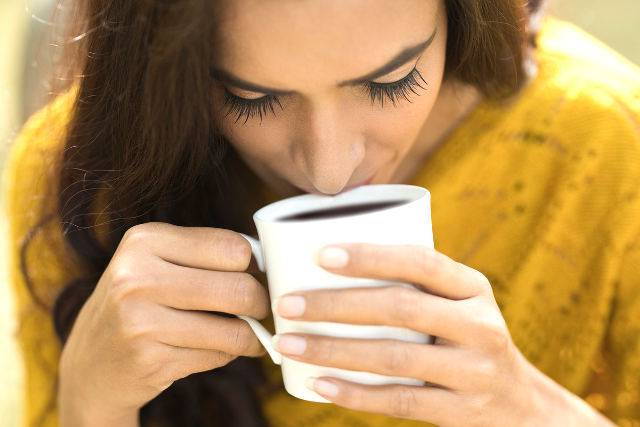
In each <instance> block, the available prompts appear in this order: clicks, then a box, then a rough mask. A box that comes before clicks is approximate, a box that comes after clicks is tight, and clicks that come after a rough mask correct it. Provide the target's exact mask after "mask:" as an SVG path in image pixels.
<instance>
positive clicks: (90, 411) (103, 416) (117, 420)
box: [58, 396, 140, 427]
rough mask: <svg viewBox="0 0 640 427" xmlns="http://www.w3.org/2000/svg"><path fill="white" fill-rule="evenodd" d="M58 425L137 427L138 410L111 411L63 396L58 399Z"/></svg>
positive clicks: (74, 426) (63, 426)
mask: <svg viewBox="0 0 640 427" xmlns="http://www.w3.org/2000/svg"><path fill="white" fill-rule="evenodd" d="M58 409H59V411H58V412H59V418H60V427H85V426H86V427H88V426H91V427H103V426H104V427H107V426H122V427H138V426H139V425H140V424H139V419H138V410H137V409H131V410H128V411H117V412H116V411H112V410H110V409H109V408H97V407H92V406H89V405H86V404H84V403H83V402H82V401H71V400H70V399H67V398H65V397H63V396H60V397H59V399H58Z"/></svg>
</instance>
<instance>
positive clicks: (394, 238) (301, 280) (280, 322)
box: [238, 184, 434, 402]
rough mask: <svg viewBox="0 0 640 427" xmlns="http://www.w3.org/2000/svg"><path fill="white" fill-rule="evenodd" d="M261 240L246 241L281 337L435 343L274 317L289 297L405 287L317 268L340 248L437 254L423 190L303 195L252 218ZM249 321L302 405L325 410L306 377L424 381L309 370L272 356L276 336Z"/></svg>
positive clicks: (404, 334)
mask: <svg viewBox="0 0 640 427" xmlns="http://www.w3.org/2000/svg"><path fill="white" fill-rule="evenodd" d="M399 200H402V201H404V202H403V203H401V204H399V205H396V206H393V207H388V208H384V209H380V210H371V211H368V212H365V213H360V214H352V215H343V216H339V217H333V218H325V219H311V220H287V221H283V220H282V218H283V217H286V216H289V215H292V214H296V213H301V212H309V211H315V210H322V209H326V208H334V207H341V206H347V205H359V204H364V203H373V202H385V201H399ZM253 220H254V222H255V224H256V227H257V230H258V236H259V238H260V240H259V241H258V240H256V239H254V238H253V237H250V236H247V235H245V234H243V236H244V237H245V238H246V239H247V240H249V242H250V243H251V248H252V251H253V254H254V256H255V258H256V261H257V264H258V267H259V268H260V270H261V271H263V272H266V274H267V282H268V286H269V293H270V298H271V307H272V312H273V319H274V326H275V330H276V333H278V334H282V333H288V332H293V333H295V332H298V333H308V334H319V335H327V336H335V337H343V338H360V339H395V340H404V341H411V342H416V343H430V342H432V337H431V336H429V335H426V334H423V333H419V332H417V331H413V330H410V329H407V328H399V327H392V326H380V325H352V324H344V323H333V322H308V321H294V320H288V319H285V318H282V317H280V316H278V315H277V313H276V312H275V306H274V302H275V300H276V299H277V298H278V297H280V296H282V295H284V294H287V293H290V292H294V291H302V290H309V289H318V288H351V287H363V286H372V287H373V286H388V285H390V284H396V285H397V284H401V285H403V286H412V285H410V284H406V283H399V282H391V281H383V280H373V279H367V278H353V277H346V276H340V275H337V274H333V273H330V272H328V271H327V270H324V269H323V268H321V267H320V266H318V264H317V263H316V260H317V252H318V251H319V250H320V249H321V248H322V247H324V246H325V245H329V244H335V243H355V242H360V243H374V244H388V245H400V244H412V245H423V246H428V247H431V248H433V247H434V244H433V233H432V229H431V195H430V193H429V191H428V190H426V189H425V188H422V187H417V186H413V185H404V184H382V185H367V186H362V187H357V188H355V189H352V190H349V191H346V192H343V193H340V194H338V195H335V196H325V195H316V194H305V195H301V196H295V197H291V198H288V199H284V200H280V201H278V202H275V203H272V204H270V205H267V206H265V207H263V208H261V209H259V210H258V211H257V212H255V214H254V215H253ZM238 317H240V318H242V319H244V320H246V321H247V322H248V323H249V325H251V328H252V329H253V331H254V332H255V334H256V336H257V337H258V339H259V340H260V342H261V343H262V345H263V346H264V347H265V349H266V350H267V352H268V353H269V355H270V356H271V359H272V360H273V361H274V363H276V364H278V365H281V367H282V376H283V379H284V386H285V389H286V390H287V392H288V393H289V394H291V395H293V396H295V397H298V398H300V399H304V400H309V401H314V402H328V401H327V400H326V399H325V398H323V397H322V396H320V395H319V394H317V393H315V392H314V391H311V390H309V389H307V388H306V387H305V380H306V378H308V377H320V376H331V377H336V378H342V379H345V380H348V381H353V382H359V383H362V384H375V385H380V384H393V383H395V384H407V385H424V384H425V383H424V381H421V380H417V379H413V378H403V377H390V376H384V375H380V374H375V373H370V372H363V371H351V370H345V369H338V368H332V367H326V366H319V365H311V364H308V363H303V362H299V361H296V360H293V359H290V358H288V357H286V356H282V355H281V354H280V353H278V352H277V351H275V350H274V348H273V345H272V342H271V338H272V337H271V334H270V333H269V331H267V330H266V329H265V328H264V327H263V326H262V325H261V324H260V323H259V322H258V321H257V320H255V319H252V318H250V317H247V316H238Z"/></svg>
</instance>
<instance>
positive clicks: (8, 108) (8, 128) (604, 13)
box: [0, 0, 640, 427]
mask: <svg viewBox="0 0 640 427" xmlns="http://www.w3.org/2000/svg"><path fill="white" fill-rule="evenodd" d="M55 3H57V1H56V0H0V52H2V55H0V170H2V164H3V162H4V159H5V157H6V152H7V149H8V146H9V144H10V142H11V141H12V140H13V138H14V136H15V134H16V132H17V131H18V130H19V129H20V126H21V125H22V124H23V123H24V121H25V120H26V118H27V117H29V115H30V114H32V113H33V111H34V110H35V109H37V108H39V107H40V106H41V105H42V102H43V101H44V99H45V95H46V93H47V90H48V77H49V75H50V72H51V62H52V56H53V55H54V54H55V53H54V50H53V49H51V48H50V47H48V46H47V41H46V40H45V39H44V36H45V34H46V33H47V32H49V31H50V30H51V24H50V23H49V22H50V20H51V14H52V12H53V10H54V5H55ZM548 9H549V10H548V13H550V14H553V15H556V16H559V17H561V18H563V19H566V20H569V21H572V22H574V23H575V24H577V25H578V26H580V27H582V28H583V29H585V30H587V31H588V32H589V33H591V34H592V35H594V36H596V37H597V38H599V39H600V40H602V41H603V42H605V43H607V44H609V45H610V46H612V47H614V48H615V49H616V50H618V51H619V52H620V53H622V54H623V55H625V56H626V57H627V58H629V59H630V60H631V61H634V62H635V63H636V64H640V28H639V27H638V23H640V2H639V1H638V0H611V1H607V2H604V1H597V0H555V1H551V3H550V4H549V8H548ZM1 204H2V200H0V205H1ZM0 207H1V206H0ZM5 227H6V221H5V220H4V219H3V218H2V217H0V236H1V237H2V239H1V240H2V244H1V245H0V427H14V426H16V425H18V423H19V417H20V406H19V405H20V395H21V392H20V384H21V381H22V372H21V366H20V361H19V358H18V356H17V353H16V347H15V344H14V342H13V339H12V334H13V331H14V329H15V323H14V321H13V311H12V309H13V308H12V306H11V295H10V289H9V286H8V281H7V279H6V266H5V265H4V263H5V261H6V247H5V243H6V238H5V236H6V231H5Z"/></svg>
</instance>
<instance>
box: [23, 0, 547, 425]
mask: <svg viewBox="0 0 640 427" xmlns="http://www.w3.org/2000/svg"><path fill="white" fill-rule="evenodd" d="M445 3H446V6H447V19H448V26H449V30H448V31H449V34H448V45H447V56H446V61H447V62H446V70H445V71H446V78H453V79H458V80H460V81H463V82H466V83H470V84H472V85H475V86H476V87H478V88H479V89H480V91H481V92H482V93H483V94H484V95H485V96H487V97H489V98H492V99H496V100H499V99H504V98H508V97H510V96H512V95H515V94H516V93H517V92H518V90H519V88H520V87H521V86H522V85H523V83H524V82H525V81H526V73H525V71H524V59H525V56H526V52H527V49H528V48H527V17H528V16H529V14H530V13H531V12H532V11H534V10H535V9H537V8H538V1H531V2H526V1H523V0H475V1H467V0H446V2H445ZM77 4H78V9H77V10H76V12H75V13H74V14H71V15H67V16H66V17H65V20H71V21H74V22H75V23H77V24H78V25H79V27H76V28H75V29H74V35H75V36H76V37H75V38H74V42H73V43H69V44H68V45H67V46H66V47H67V48H68V49H70V52H71V59H73V60H74V62H73V67H68V69H70V70H72V73H71V74H69V76H70V77H69V78H68V79H67V80H65V81H66V85H67V86H71V85H75V87H76V88H77V96H76V98H75V103H74V104H73V108H72V115H71V118H70V121H69V123H68V125H67V127H66V129H67V133H66V141H65V146H64V149H63V150H60V158H59V161H58V162H57V163H56V165H57V166H56V168H55V169H54V170H53V172H52V173H53V174H54V176H53V177H52V180H51V182H52V185H51V192H52V193H53V197H54V199H53V200H55V202H54V203H53V204H52V205H51V206H49V205H48V206H43V213H42V216H41V221H40V222H39V224H38V225H37V226H36V227H34V229H33V230H32V231H31V233H30V234H29V235H28V236H27V238H26V239H25V241H24V243H23V246H22V270H23V274H24V276H25V278H26V281H27V284H28V286H29V290H30V292H31V294H32V295H33V298H34V301H36V302H37V303H38V304H39V305H40V306H41V308H42V309H43V310H47V311H49V312H50V313H51V316H52V319H53V322H54V325H55V330H56V333H57V334H58V337H59V338H60V341H61V343H63V344H64V342H65V341H66V339H67V337H68V335H69V333H70V330H71V328H72V326H73V323H74V320H75V318H76V315H77V313H78V312H79V310H80V308H81V307H82V305H83V304H84V303H85V301H86V300H87V298H88V297H89V296H90V295H91V292H92V291H93V289H94V288H95V286H96V284H97V282H98V279H99V278H100V276H101V274H102V272H103V271H104V270H105V268H106V266H107V264H108V263H109V260H110V259H111V256H112V255H113V253H114V251H115V249H116V247H117V245H118V243H119V241H120V239H121V238H122V236H123V234H124V232H125V231H126V230H127V229H128V228H129V227H131V226H133V225H135V224H139V223H144V222H149V221H164V222H170V223H172V224H177V225H184V226H208V227H219V228H228V229H232V230H235V231H239V232H245V233H249V234H255V229H254V226H253V223H252V221H251V212H253V211H254V210H255V209H256V208H257V207H259V206H261V205H262V204H263V202H264V200H263V199H262V198H261V197H260V194H261V193H260V192H258V191H257V188H258V186H259V185H260V182H259V180H258V179H257V177H256V176H255V175H254V174H253V173H252V172H251V170H250V169H249V168H248V167H246V166H245V165H244V163H243V162H242V161H241V160H240V159H239V156H238V155H237V153H236V152H235V151H234V150H233V148H232V146H231V145H230V144H228V142H227V141H225V140H224V138H223V137H222V136H221V135H220V134H219V132H217V130H216V129H215V126H214V124H213V123H212V119H211V118H212V114H211V112H212V105H211V102H210V100H211V96H210V87H211V79H210V75H209V65H210V64H211V61H212V56H213V55H214V54H215V52H212V51H211V49H210V47H209V46H210V43H209V41H210V40H211V37H210V36H211V34H212V31H213V28H212V25H213V23H212V22H213V20H212V19H210V18H209V16H210V14H211V11H210V10H209V8H210V7H211V6H210V4H211V2H209V1H208V0H139V1H131V0H85V1H79V2H77ZM65 58H67V59H68V58H69V57H65ZM65 65H67V66H68V65H69V63H68V62H67V63H65ZM98 206H100V208H101V210H102V213H101V215H100V222H101V223H102V225H103V227H102V228H103V229H104V228H105V224H106V233H104V235H102V236H99V234H98V227H97V216H96V212H97V211H98ZM50 221H54V222H56V223H59V224H60V225H61V227H62V231H63V235H64V241H65V243H66V244H67V245H68V247H69V251H70V252H71V253H70V256H73V257H75V258H77V259H78V260H79V262H80V264H81V267H79V268H78V270H77V271H76V272H75V273H76V274H75V277H76V278H75V279H74V280H72V281H71V282H70V283H65V284H54V287H55V289H60V291H59V292H58V293H57V294H56V295H54V296H53V297H46V296H43V295H50V290H49V289H45V288H46V286H44V285H43V284H38V288H39V289H36V283H34V281H33V280H32V279H31V278H30V275H29V273H28V262H27V256H26V254H27V248H28V246H29V243H30V242H31V241H32V239H33V237H34V236H35V235H36V234H37V233H39V232H41V231H42V230H43V229H44V225H45V224H47V223H49V222H50ZM39 290H40V291H43V290H44V292H39ZM280 387H281V384H268V382H267V381H266V380H265V377H264V376H263V374H262V371H261V369H260V367H259V362H258V360H257V359H252V358H246V357H240V358H238V359H236V360H234V361H233V362H232V363H230V364H228V365H227V366H225V367H222V368H218V369H216V370H214V371H211V372H206V373H199V374H194V375H191V376H189V377H187V378H184V379H182V380H180V381H177V382H175V383H174V384H173V385H172V386H171V387H169V388H168V389H167V390H165V391H164V392H163V393H162V394H160V395H159V396H158V397H156V398H155V399H153V400H152V401H151V402H149V403H148V404H147V405H146V406H145V407H144V408H143V409H142V411H141V421H142V424H143V425H148V424H149V423H150V422H151V421H152V420H153V424H155V425H158V426H162V425H167V426H169V425H180V426H214V425H216V426H263V425H267V421H266V420H265V419H264V417H263V415H262V413H261V410H260V400H261V398H262V397H263V396H265V395H266V394H268V393H270V392H271V391H272V390H273V389H277V388H280ZM54 404H55V402H51V405H54Z"/></svg>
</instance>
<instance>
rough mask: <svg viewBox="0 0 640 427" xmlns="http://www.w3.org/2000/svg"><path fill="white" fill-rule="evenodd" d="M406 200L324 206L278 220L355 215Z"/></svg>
mask: <svg viewBox="0 0 640 427" xmlns="http://www.w3.org/2000/svg"><path fill="white" fill-rule="evenodd" d="M406 202H407V200H390V201H385V202H371V203H361V204H358V205H347V206H339V207H336V208H324V209H316V210H313V211H307V212H300V213H296V214H292V215H287V216H284V217H282V218H280V221H294V220H295V221H302V220H311V219H327V218H335V217H339V216H346V215H355V214H361V213H367V212H371V211H377V210H380V209H386V208H391V207H394V206H399V205H402V204H404V203H406Z"/></svg>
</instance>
